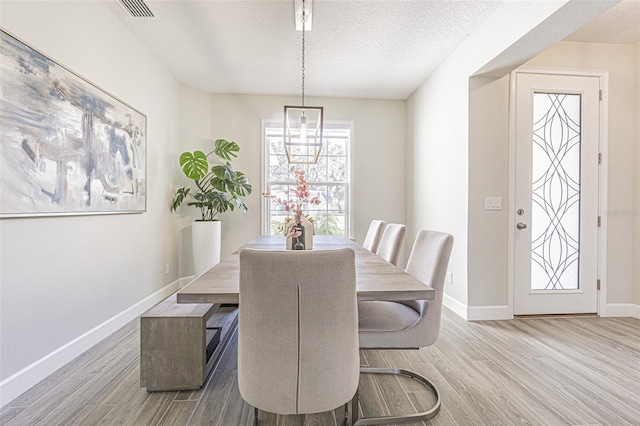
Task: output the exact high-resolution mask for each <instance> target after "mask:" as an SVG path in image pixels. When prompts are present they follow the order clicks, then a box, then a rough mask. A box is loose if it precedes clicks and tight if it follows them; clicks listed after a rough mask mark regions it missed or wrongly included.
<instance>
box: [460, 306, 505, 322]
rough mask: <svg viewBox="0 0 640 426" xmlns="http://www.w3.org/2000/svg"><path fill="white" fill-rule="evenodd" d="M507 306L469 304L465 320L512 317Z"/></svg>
mask: <svg viewBox="0 0 640 426" xmlns="http://www.w3.org/2000/svg"><path fill="white" fill-rule="evenodd" d="M512 318H513V315H512V314H511V313H510V312H509V306H507V305H498V306H469V307H468V308H467V321H485V320H506V319H512Z"/></svg>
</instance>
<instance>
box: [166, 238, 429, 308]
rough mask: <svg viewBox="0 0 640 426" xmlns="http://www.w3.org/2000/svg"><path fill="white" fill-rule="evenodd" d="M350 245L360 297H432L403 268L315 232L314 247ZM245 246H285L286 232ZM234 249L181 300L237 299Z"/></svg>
mask: <svg viewBox="0 0 640 426" xmlns="http://www.w3.org/2000/svg"><path fill="white" fill-rule="evenodd" d="M345 247H348V248H351V249H353V250H354V251H355V254H356V285H357V293H358V300H432V299H433V298H434V295H435V292H434V290H433V289H432V288H431V287H429V286H428V285H426V284H424V283H423V282H422V281H419V280H417V279H415V278H413V277H412V276H411V275H409V274H407V273H406V272H404V271H403V270H402V269H400V268H398V267H396V266H394V265H392V264H390V263H388V262H386V261H385V260H383V259H382V258H380V257H378V256H376V255H375V254H373V253H371V252H370V251H369V250H367V249H365V248H363V247H362V246H360V245H358V244H356V243H355V242H353V241H351V240H350V239H348V238H345V237H337V236H324V235H315V236H314V237H313V249H314V250H331V249H338V248H345ZM242 248H255V249H262V250H284V248H285V239H284V237H283V236H273V235H263V236H260V237H256V238H254V239H253V240H251V241H250V242H249V243H247V244H245V245H244V246H243V247H242ZM238 253H239V251H236V252H234V253H233V254H231V255H230V256H228V257H227V258H225V259H224V260H222V261H221V262H220V263H218V264H217V265H216V266H214V267H213V268H211V269H210V270H209V271H207V272H205V273H204V274H202V275H200V276H199V277H198V278H196V279H195V280H194V281H192V282H191V283H189V284H187V285H186V286H185V287H183V288H182V289H181V290H180V291H178V303H238V286H239V272H240V261H239V255H238Z"/></svg>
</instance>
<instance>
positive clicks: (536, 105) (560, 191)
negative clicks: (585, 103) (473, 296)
mask: <svg viewBox="0 0 640 426" xmlns="http://www.w3.org/2000/svg"><path fill="white" fill-rule="evenodd" d="M580 103H581V96H580V95H568V94H550V93H535V94H534V96H533V152H532V154H533V156H532V168H531V177H532V182H533V185H532V203H531V205H532V211H531V241H532V242H531V289H532V290H575V289H578V288H579V280H578V278H579V277H578V275H579V257H580Z"/></svg>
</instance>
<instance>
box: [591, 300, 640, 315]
mask: <svg viewBox="0 0 640 426" xmlns="http://www.w3.org/2000/svg"><path fill="white" fill-rule="evenodd" d="M600 316H602V317H632V318H638V319H640V305H634V304H632V303H607V304H606V305H605V310H604V312H600Z"/></svg>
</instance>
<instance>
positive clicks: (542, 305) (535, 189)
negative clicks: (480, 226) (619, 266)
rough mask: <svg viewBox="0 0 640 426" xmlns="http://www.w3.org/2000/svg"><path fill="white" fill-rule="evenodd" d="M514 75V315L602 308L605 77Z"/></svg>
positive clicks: (591, 311)
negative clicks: (601, 170)
mask: <svg viewBox="0 0 640 426" xmlns="http://www.w3.org/2000/svg"><path fill="white" fill-rule="evenodd" d="M515 75H516V152H515V158H516V160H515V161H516V166H515V170H516V172H515V176H516V182H515V185H516V186H515V189H516V195H515V208H516V215H515V226H516V230H515V239H514V249H515V253H514V261H515V264H514V277H515V291H514V314H515V315H532V314H569V313H596V312H597V302H598V290H597V264H598V262H597V260H598V258H597V257H598V250H597V239H598V194H599V192H598V162H599V161H598V159H599V157H598V152H599V117H600V111H599V108H600V105H599V93H600V79H599V78H598V77H588V76H569V75H553V74H536V73H527V72H522V73H521V72H516V73H515Z"/></svg>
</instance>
